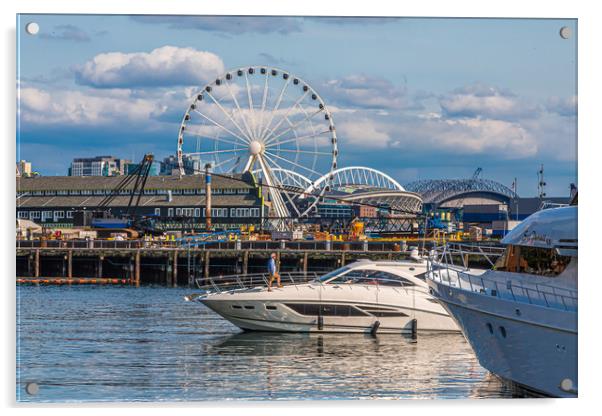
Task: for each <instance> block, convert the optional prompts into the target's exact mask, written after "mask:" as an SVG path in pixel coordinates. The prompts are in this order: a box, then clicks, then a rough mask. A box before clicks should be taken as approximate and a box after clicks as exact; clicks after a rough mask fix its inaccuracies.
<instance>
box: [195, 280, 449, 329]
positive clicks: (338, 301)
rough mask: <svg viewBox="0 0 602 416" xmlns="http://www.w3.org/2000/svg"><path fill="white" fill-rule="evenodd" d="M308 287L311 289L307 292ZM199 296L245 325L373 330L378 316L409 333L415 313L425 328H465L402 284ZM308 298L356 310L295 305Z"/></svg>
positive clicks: (383, 322) (383, 326)
mask: <svg viewBox="0 0 602 416" xmlns="http://www.w3.org/2000/svg"><path fill="white" fill-rule="evenodd" d="M321 290H322V292H321V293H319V291H321ZM346 290H347V292H345V291H346ZM304 291H305V292H307V294H305V295H304V294H303V292H304ZM291 292H293V294H294V295H295V296H294V297H293V296H291ZM371 292H374V299H378V302H369V301H366V299H370V298H371V296H370V294H371ZM427 298H428V299H430V301H429V300H428V299H427ZM291 299H294V300H291ZM199 301H200V302H201V303H203V304H205V305H206V306H207V307H209V308H210V309H212V310H213V311H215V312H216V313H218V314H219V315H221V316H222V317H224V318H225V319H227V320H228V321H230V322H231V323H233V324H234V325H236V326H238V327H239V328H241V329H244V330H254V331H278V332H348V333H367V332H371V331H373V330H374V329H375V324H376V323H377V322H378V324H376V325H377V326H378V328H376V330H377V332H378V333H397V334H399V333H408V334H409V333H412V325H413V320H414V319H415V320H416V330H417V331H419V332H459V328H458V326H457V325H456V323H455V322H454V321H453V319H452V318H450V317H449V315H448V314H447V312H446V311H445V310H444V309H443V307H441V305H439V304H438V303H433V302H432V298H431V297H430V296H428V294H426V296H425V294H420V295H419V296H416V297H415V298H414V299H412V298H411V296H407V295H406V296H405V297H404V296H403V295H402V296H400V291H399V290H395V291H394V290H389V289H386V290H383V289H378V288H374V287H365V288H364V287H354V288H353V289H348V288H338V289H337V288H320V287H313V288H310V286H309V285H305V286H299V287H285V288H284V289H275V290H274V291H272V292H267V291H265V290H258V291H257V290H255V291H243V292H233V293H220V294H213V295H208V296H205V297H202V298H200V299H199ZM306 304H311V305H330V306H331V307H332V306H334V307H339V306H342V307H343V308H349V310H352V311H353V312H354V313H355V315H356V316H329V315H322V316H319V315H320V314H319V313H314V314H310V313H299V310H298V308H296V307H295V306H299V305H306ZM385 310H386V311H388V312H384V311H385ZM358 311H367V312H366V313H361V312H358ZM375 311H381V312H380V314H379V313H378V312H375ZM375 315H379V316H375ZM383 315H390V316H383Z"/></svg>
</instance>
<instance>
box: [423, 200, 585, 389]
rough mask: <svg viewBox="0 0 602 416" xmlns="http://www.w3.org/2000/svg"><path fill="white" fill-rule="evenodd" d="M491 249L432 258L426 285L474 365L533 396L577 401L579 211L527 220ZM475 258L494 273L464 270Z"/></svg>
mask: <svg viewBox="0 0 602 416" xmlns="http://www.w3.org/2000/svg"><path fill="white" fill-rule="evenodd" d="M502 243H503V244H504V245H505V248H504V249H503V252H501V253H499V254H500V255H499V257H498V258H497V261H496V262H495V263H494V262H493V260H494V259H493V257H494V256H495V250H494V249H487V248H483V247H476V248H475V247H468V246H460V245H456V246H452V245H447V246H446V247H444V248H442V249H440V250H438V251H437V253H436V254H435V255H434V256H433V261H432V263H430V264H431V265H432V267H431V269H430V271H429V273H428V274H427V277H428V283H429V286H430V287H431V289H432V292H433V294H434V295H435V296H436V297H437V298H438V299H439V301H440V302H442V304H443V306H444V307H445V308H446V309H447V310H448V311H449V312H450V314H451V315H452V316H453V317H454V318H455V319H456V321H457V322H458V324H459V325H460V327H461V329H462V332H463V333H464V335H465V337H466V339H467V340H468V342H469V343H470V344H471V346H472V348H473V350H474V351H475V353H476V355H477V357H478V359H479V362H480V364H481V365H482V366H483V367H485V368H486V369H487V370H489V371H491V372H492V373H494V374H496V375H498V376H500V377H501V378H503V379H505V380H508V381H510V382H512V384H517V385H519V386H521V387H523V388H525V389H527V390H529V391H532V392H534V393H536V394H540V395H546V396H553V397H576V396H577V390H578V389H577V251H578V244H577V206H566V207H560V208H551V209H544V210H541V211H538V212H536V213H535V214H533V215H531V216H530V217H528V218H527V219H525V220H524V221H523V222H521V223H520V224H519V225H518V226H517V227H516V228H515V229H513V230H512V231H511V232H510V233H509V234H508V235H507V236H506V237H505V238H504V239H503V240H502ZM475 253H479V254H481V255H483V256H485V257H484V258H486V259H489V260H490V261H491V263H492V266H493V267H492V268H491V269H488V270H484V269H481V270H479V269H472V268H469V267H468V266H469V264H470V259H469V258H470V257H473V256H474V255H475Z"/></svg>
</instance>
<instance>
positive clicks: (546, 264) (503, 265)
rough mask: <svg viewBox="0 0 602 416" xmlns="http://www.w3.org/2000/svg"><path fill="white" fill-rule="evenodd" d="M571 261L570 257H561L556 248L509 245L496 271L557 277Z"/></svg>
mask: <svg viewBox="0 0 602 416" xmlns="http://www.w3.org/2000/svg"><path fill="white" fill-rule="evenodd" d="M570 261H571V257H570V256H561V255H560V254H558V253H557V251H556V249H554V248H542V247H526V246H513V245H509V246H508V247H506V251H505V252H504V255H503V256H501V257H500V258H498V260H497V262H496V263H495V266H494V269H495V270H502V271H508V272H511V273H529V274H535V275H539V276H547V277H555V276H558V275H559V274H561V273H562V272H563V271H564V270H565V269H566V267H567V265H568V264H569V262H570Z"/></svg>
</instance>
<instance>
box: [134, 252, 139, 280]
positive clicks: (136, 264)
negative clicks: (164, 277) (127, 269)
mask: <svg viewBox="0 0 602 416" xmlns="http://www.w3.org/2000/svg"><path fill="white" fill-rule="evenodd" d="M134 261H135V266H134V284H135V285H136V287H140V250H136V258H135V260H134Z"/></svg>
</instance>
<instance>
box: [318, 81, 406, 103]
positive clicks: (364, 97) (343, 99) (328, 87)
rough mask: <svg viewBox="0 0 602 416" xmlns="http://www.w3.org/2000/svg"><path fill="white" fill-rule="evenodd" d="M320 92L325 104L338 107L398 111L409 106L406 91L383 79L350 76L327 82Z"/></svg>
mask: <svg viewBox="0 0 602 416" xmlns="http://www.w3.org/2000/svg"><path fill="white" fill-rule="evenodd" d="M320 90H321V91H322V92H321V93H320V94H321V95H322V96H323V97H324V99H325V100H326V102H327V103H334V104H336V105H339V106H347V107H352V108H366V109H381V110H383V109H391V110H398V109H403V108H408V107H409V106H410V105H411V103H410V100H409V99H408V97H407V92H406V89H405V88H404V87H400V86H396V85H394V84H393V83H392V82H390V81H389V80H387V79H384V78H376V77H368V76H365V75H350V76H347V77H343V78H340V79H336V80H330V81H327V82H326V83H324V84H323V85H322V87H321V88H320Z"/></svg>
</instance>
